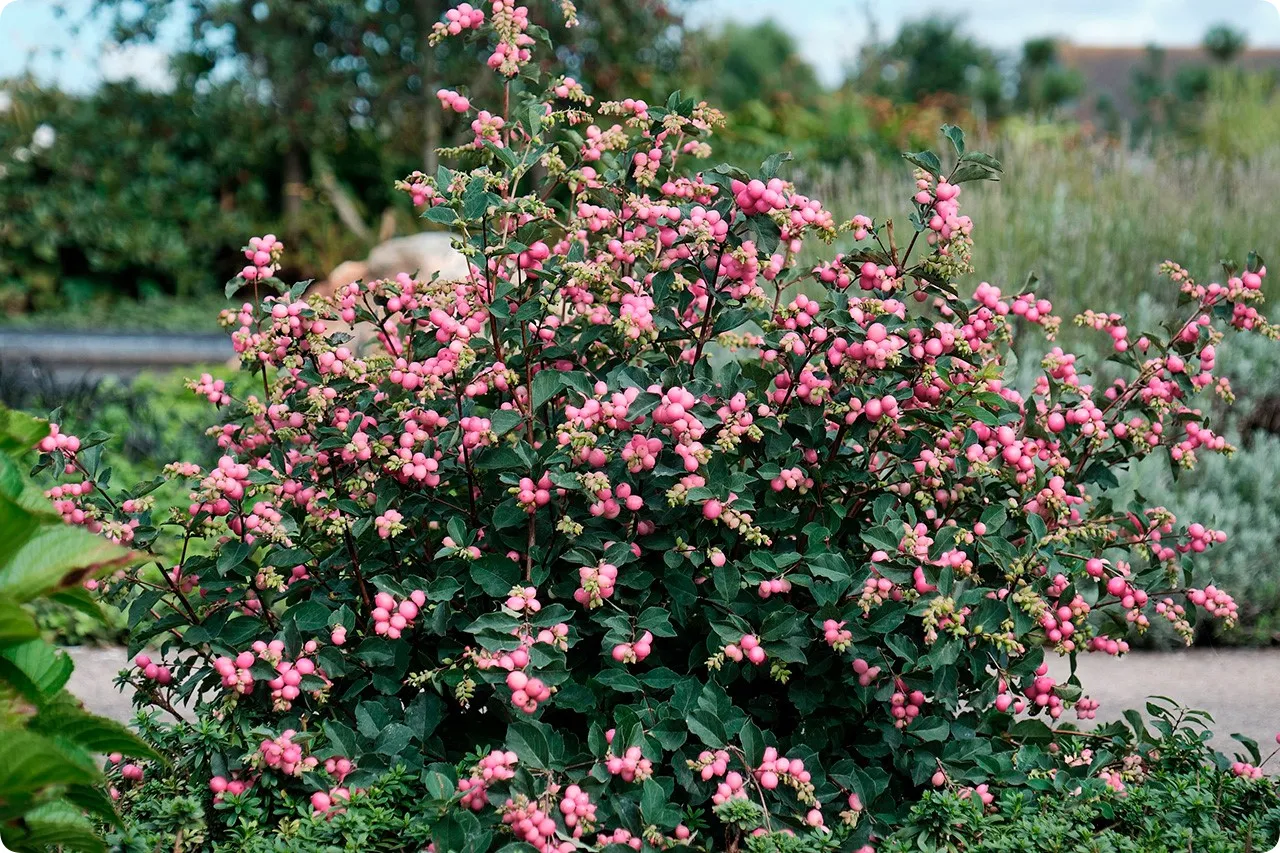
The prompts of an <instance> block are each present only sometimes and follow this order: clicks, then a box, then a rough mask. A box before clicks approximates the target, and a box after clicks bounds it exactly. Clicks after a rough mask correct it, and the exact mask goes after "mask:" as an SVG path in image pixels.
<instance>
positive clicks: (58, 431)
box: [36, 423, 80, 455]
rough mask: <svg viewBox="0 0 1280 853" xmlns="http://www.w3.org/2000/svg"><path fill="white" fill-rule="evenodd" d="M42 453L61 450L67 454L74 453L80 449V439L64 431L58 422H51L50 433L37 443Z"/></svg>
mask: <svg viewBox="0 0 1280 853" xmlns="http://www.w3.org/2000/svg"><path fill="white" fill-rule="evenodd" d="M36 447H37V448H38V449H39V450H40V452H41V453H52V452H54V451H55V450H61V451H62V452H63V453H65V454H67V455H74V454H75V453H76V452H77V451H78V450H79V449H80V439H79V438H77V437H76V436H74V435H68V434H66V433H64V432H62V428H61V427H60V426H59V425H58V424H52V423H51V424H49V434H48V435H46V436H45V437H44V438H42V439H40V441H39V442H38V443H37V444H36Z"/></svg>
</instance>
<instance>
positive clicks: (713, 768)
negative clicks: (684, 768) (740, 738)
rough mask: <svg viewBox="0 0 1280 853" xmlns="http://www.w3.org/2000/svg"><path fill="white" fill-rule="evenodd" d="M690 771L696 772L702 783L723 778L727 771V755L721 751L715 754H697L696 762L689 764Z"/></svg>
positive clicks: (718, 750)
mask: <svg viewBox="0 0 1280 853" xmlns="http://www.w3.org/2000/svg"><path fill="white" fill-rule="evenodd" d="M689 769H690V770H697V771H698V775H699V776H701V777H702V781H704V782H710V781H711V780H712V779H714V778H715V777H717V776H723V775H724V774H725V773H726V772H728V770H729V753H727V752H725V751H724V750H723V749H717V750H716V751H715V752H709V751H707V750H705V749H704V750H703V751H702V752H700V753H698V758H697V760H696V761H690V762H689Z"/></svg>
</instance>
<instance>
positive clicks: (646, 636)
mask: <svg viewBox="0 0 1280 853" xmlns="http://www.w3.org/2000/svg"><path fill="white" fill-rule="evenodd" d="M652 651H653V634H652V633H650V632H649V631H645V632H644V633H643V634H641V635H640V639H638V640H636V641H635V642H634V643H618V645H616V646H614V647H613V651H612V652H610V655H611V656H612V657H613V659H614V660H616V661H618V663H639V662H640V661H642V660H644V659H645V658H647V657H648V656H649V654H650V652H652Z"/></svg>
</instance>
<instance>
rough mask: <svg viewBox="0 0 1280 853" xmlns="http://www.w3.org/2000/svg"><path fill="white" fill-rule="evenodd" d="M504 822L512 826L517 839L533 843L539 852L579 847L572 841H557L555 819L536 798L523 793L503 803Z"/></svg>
mask: <svg viewBox="0 0 1280 853" xmlns="http://www.w3.org/2000/svg"><path fill="white" fill-rule="evenodd" d="M502 822H503V823H505V824H506V825H507V826H509V827H511V831H512V832H513V833H514V834H515V836H516V839H517V840H519V841H523V842H525V843H527V844H530V845H532V846H533V848H534V849H535V850H537V851H538V853H573V851H574V850H577V849H578V845H577V844H576V843H575V842H572V841H567V840H566V841H563V842H559V843H557V842H556V833H557V831H558V830H557V828H556V822H555V819H554V818H553V817H552V816H551V815H549V814H547V813H546V812H544V811H543V810H542V808H541V807H540V806H539V804H538V802H537V801H536V800H530V799H528V798H527V797H525V796H523V795H521V796H519V797H516V798H514V799H508V800H507V801H506V803H504V804H503V806H502Z"/></svg>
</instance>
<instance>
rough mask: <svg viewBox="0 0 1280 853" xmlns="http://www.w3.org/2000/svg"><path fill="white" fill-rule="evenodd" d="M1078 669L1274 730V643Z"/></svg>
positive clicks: (1110, 692) (1132, 691)
mask: <svg viewBox="0 0 1280 853" xmlns="http://www.w3.org/2000/svg"><path fill="white" fill-rule="evenodd" d="M67 651H68V652H69V653H70V654H71V657H72V659H73V660H74V661H75V664H76V670H75V673H74V674H73V675H72V676H71V683H70V685H69V687H70V689H71V692H72V693H74V694H75V695H77V696H79V697H80V698H81V699H82V700H83V701H84V703H85V706H86V707H88V708H89V710H91V711H93V712H95V713H98V714H103V715H105V716H108V717H113V718H115V719H117V720H121V721H127V720H129V718H130V717H131V716H132V713H133V712H132V708H131V706H130V703H129V698H128V697H127V696H123V695H121V694H120V693H117V692H116V689H115V687H114V686H113V685H112V679H113V678H114V677H115V674H116V671H117V670H118V669H119V668H120V667H121V666H123V665H124V663H125V656H124V650H123V649H118V648H116V649H88V648H73V649H68V650H67ZM1079 670H1080V679H1081V681H1082V682H1083V683H1084V685H1085V687H1086V688H1087V693H1088V695H1089V696H1091V697H1092V698H1094V699H1097V700H1099V701H1100V702H1101V703H1102V707H1101V708H1099V710H1098V721H1099V722H1105V721H1111V720H1117V719H1120V715H1121V713H1122V712H1123V711H1124V709H1125V708H1138V709H1140V710H1141V709H1144V708H1145V704H1146V699H1147V697H1148V696H1168V697H1170V698H1171V699H1175V700H1177V701H1178V702H1180V703H1182V704H1184V705H1187V706H1189V707H1192V708H1200V709H1203V710H1206V711H1208V712H1209V713H1211V714H1213V718H1214V720H1215V722H1216V725H1215V727H1214V731H1215V732H1218V733H1219V734H1218V736H1217V737H1216V738H1215V739H1214V742H1213V743H1214V746H1216V747H1217V748H1218V749H1220V750H1223V751H1230V750H1231V748H1232V746H1233V744H1234V741H1232V740H1231V738H1230V735H1231V734H1232V733H1234V732H1239V733H1241V734H1245V735H1248V736H1249V737H1252V738H1254V739H1255V740H1257V741H1258V742H1259V743H1260V744H1262V748H1263V751H1264V755H1265V754H1266V752H1267V746H1268V744H1274V743H1275V737H1276V734H1277V733H1278V732H1280V649H1276V650H1271V649H1224V650H1216V649H1197V650H1194V651H1184V652H1167V653H1154V652H1152V653H1135V654H1131V655H1129V656H1128V657H1125V658H1123V659H1116V658H1108V657H1104V656H1102V655H1082V656H1081V659H1080V665H1079ZM1051 673H1052V674H1053V676H1054V677H1055V678H1058V679H1059V680H1062V679H1065V678H1066V677H1067V675H1068V667H1067V665H1066V662H1065V661H1054V665H1053V666H1052V669H1051ZM1144 715H1145V712H1144ZM1074 716H1075V715H1074V714H1068V715H1067V717H1068V718H1069V719H1072V718H1074ZM1269 769H1271V768H1269ZM1275 769H1276V770H1280V767H1277V768H1275Z"/></svg>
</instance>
